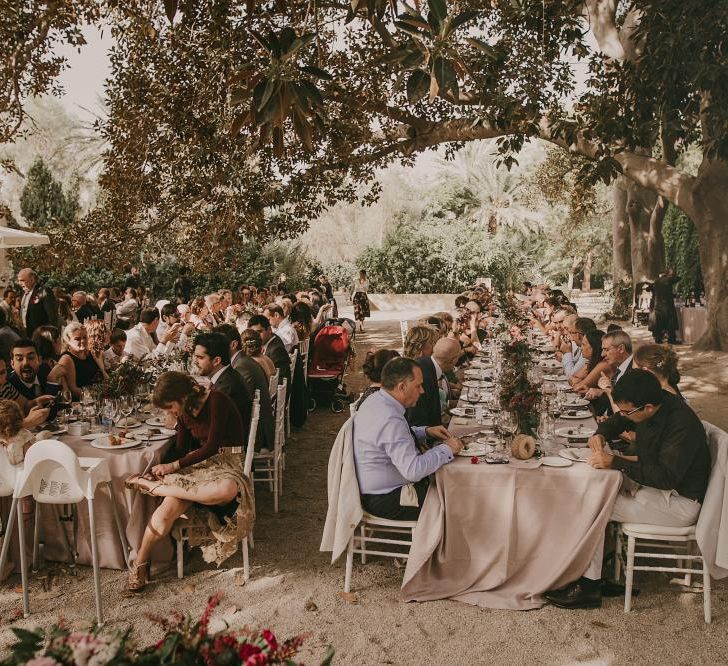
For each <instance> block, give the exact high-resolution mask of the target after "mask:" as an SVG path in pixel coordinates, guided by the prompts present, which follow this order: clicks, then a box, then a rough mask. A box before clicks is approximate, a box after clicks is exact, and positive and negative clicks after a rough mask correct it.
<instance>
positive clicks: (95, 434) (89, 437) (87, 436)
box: [81, 432, 104, 442]
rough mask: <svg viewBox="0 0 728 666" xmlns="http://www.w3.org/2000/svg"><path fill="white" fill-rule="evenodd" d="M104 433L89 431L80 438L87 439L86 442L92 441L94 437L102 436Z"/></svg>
mask: <svg viewBox="0 0 728 666" xmlns="http://www.w3.org/2000/svg"><path fill="white" fill-rule="evenodd" d="M103 436H104V433H102V432H90V433H88V435H81V439H83V440H85V441H87V442H93V441H94V440H96V439H99V437H103Z"/></svg>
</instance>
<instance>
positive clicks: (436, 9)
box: [427, 0, 447, 23]
mask: <svg viewBox="0 0 728 666" xmlns="http://www.w3.org/2000/svg"><path fill="white" fill-rule="evenodd" d="M427 6H428V7H429V8H430V13H431V14H434V15H435V17H436V18H437V20H438V21H440V22H441V23H442V21H444V20H445V17H446V16H447V4H446V3H445V0H427Z"/></svg>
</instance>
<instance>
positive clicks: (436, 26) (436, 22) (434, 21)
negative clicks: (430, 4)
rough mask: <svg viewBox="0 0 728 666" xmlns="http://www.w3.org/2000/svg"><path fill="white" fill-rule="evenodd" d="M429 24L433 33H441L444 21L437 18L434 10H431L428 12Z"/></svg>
mask: <svg viewBox="0 0 728 666" xmlns="http://www.w3.org/2000/svg"><path fill="white" fill-rule="evenodd" d="M427 25H429V26H430V32H432V34H433V35H439V34H440V28H441V26H442V22H441V21H440V19H439V18H437V16H436V15H435V14H434V12H430V13H429V14H427Z"/></svg>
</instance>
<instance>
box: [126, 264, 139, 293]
mask: <svg viewBox="0 0 728 666" xmlns="http://www.w3.org/2000/svg"><path fill="white" fill-rule="evenodd" d="M127 270H128V271H129V275H127V276H126V279H125V280H124V289H128V288H129V287H131V288H132V289H139V287H140V286H141V284H142V279H141V277H140V276H139V268H138V267H137V266H132V267H131V269H130V268H129V267H128V266H127Z"/></svg>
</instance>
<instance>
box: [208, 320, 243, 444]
mask: <svg viewBox="0 0 728 666" xmlns="http://www.w3.org/2000/svg"><path fill="white" fill-rule="evenodd" d="M194 357H195V364H196V365H197V369H198V370H199V371H200V374H201V375H202V376H203V377H207V378H208V379H209V380H210V383H211V384H212V385H213V388H214V390H215V391H220V392H221V393H224V394H225V395H227V396H228V397H229V398H230V399H231V400H232V401H233V403H235V406H236V407H237V409H238V412H239V413H240V418H241V419H242V421H243V429H244V435H245V442H246V444H247V441H248V439H247V438H248V430H249V429H250V416H251V410H252V405H253V396H252V395H250V394H249V393H248V389H247V388H246V387H245V382H244V381H243V378H242V377H241V376H240V375H239V374H238V373H237V372H236V371H235V370H233V369H232V368H231V367H230V351H229V345H228V341H227V339H226V338H225V336H224V335H221V334H220V333H203V334H202V335H198V336H197V337H196V338H195V351H194Z"/></svg>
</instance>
